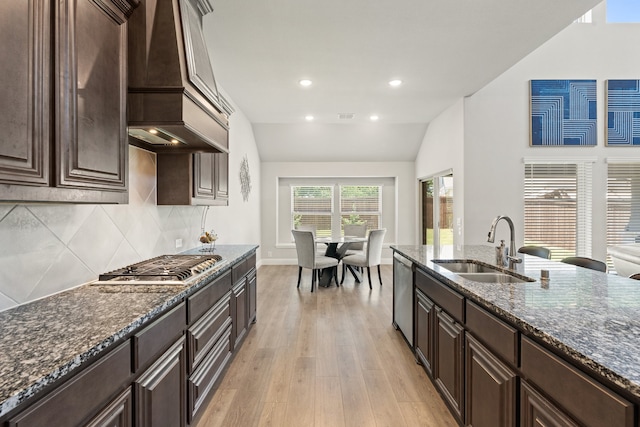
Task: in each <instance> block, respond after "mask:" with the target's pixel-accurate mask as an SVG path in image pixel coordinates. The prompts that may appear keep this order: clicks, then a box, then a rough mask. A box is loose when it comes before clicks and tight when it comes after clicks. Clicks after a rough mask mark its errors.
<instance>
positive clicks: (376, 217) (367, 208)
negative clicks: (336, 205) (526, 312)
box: [340, 185, 382, 233]
mask: <svg viewBox="0 0 640 427" xmlns="http://www.w3.org/2000/svg"><path fill="white" fill-rule="evenodd" d="M381 190H382V187H381V186H379V185H341V186H340V217H341V224H342V225H344V224H360V223H363V222H364V223H366V225H367V229H369V230H376V229H378V228H380V223H381V221H380V216H381V211H382V191H381ZM342 225H341V228H343V227H342ZM343 233H344V230H343Z"/></svg>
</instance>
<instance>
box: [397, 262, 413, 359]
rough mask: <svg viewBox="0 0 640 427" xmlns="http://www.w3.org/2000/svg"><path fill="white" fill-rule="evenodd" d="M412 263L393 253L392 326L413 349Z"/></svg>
mask: <svg viewBox="0 0 640 427" xmlns="http://www.w3.org/2000/svg"><path fill="white" fill-rule="evenodd" d="M412 266H413V263H412V262H411V261H410V260H408V259H407V258H405V257H403V256H402V255H400V254H399V253H397V252H394V253H393V326H394V327H396V328H397V329H399V330H400V332H402V334H403V335H404V338H405V339H406V340H407V342H408V343H409V345H410V346H411V347H413V268H412Z"/></svg>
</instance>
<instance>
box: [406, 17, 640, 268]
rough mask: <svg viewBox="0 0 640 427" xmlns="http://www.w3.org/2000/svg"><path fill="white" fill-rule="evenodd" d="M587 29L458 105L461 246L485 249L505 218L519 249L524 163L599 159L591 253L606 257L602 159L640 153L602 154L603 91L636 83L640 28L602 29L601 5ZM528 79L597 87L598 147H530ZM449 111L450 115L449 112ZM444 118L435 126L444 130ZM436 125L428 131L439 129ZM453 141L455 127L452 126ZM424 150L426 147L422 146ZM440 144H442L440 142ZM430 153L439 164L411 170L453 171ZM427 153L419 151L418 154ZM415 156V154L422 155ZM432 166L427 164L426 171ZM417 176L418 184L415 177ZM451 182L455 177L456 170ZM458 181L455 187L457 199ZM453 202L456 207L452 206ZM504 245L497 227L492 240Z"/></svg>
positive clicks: (567, 33)
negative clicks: (609, 83)
mask: <svg viewBox="0 0 640 427" xmlns="http://www.w3.org/2000/svg"><path fill="white" fill-rule="evenodd" d="M593 16H594V23H593V24H572V25H571V26H569V27H568V28H567V29H565V30H564V31H562V32H561V33H559V34H558V35H556V36H555V37H554V38H552V39H551V40H549V41H548V42H547V43H545V44H544V45H542V46H541V47H539V48H538V49H537V50H535V51H534V52H532V53H531V54H530V55H529V56H527V57H526V58H524V59H523V60H521V61H520V62H519V63H517V64H516V65H515V66H513V67H512V68H511V69H509V70H507V71H506V72H505V73H503V74H502V75H501V76H500V77H498V78H497V79H495V80H494V81H493V82H491V83H490V84H488V85H487V86H485V87H484V88H482V89H481V90H479V91H478V92H476V93H475V94H473V95H472V96H470V97H468V98H465V99H464V101H463V102H464V114H463V116H464V125H463V128H464V181H463V182H462V186H463V190H462V191H463V192H464V222H463V224H464V237H465V243H467V244H486V236H487V232H488V230H489V226H490V224H491V221H492V219H493V218H494V217H495V216H497V215H499V214H505V215H509V216H511V217H512V219H513V220H514V222H515V224H516V239H517V242H516V244H517V245H521V244H522V242H523V233H524V226H523V217H524V202H523V197H522V194H523V186H524V183H523V181H524V179H523V163H522V159H523V158H524V157H535V158H544V157H553V158H558V157H568V156H570V157H573V158H593V157H595V158H597V162H596V163H595V165H594V200H593V224H594V225H593V234H594V239H593V252H592V256H593V257H594V258H598V259H604V258H605V257H606V227H605V220H606V200H605V194H606V163H605V159H606V158H607V157H635V158H638V157H640V148H626V147H605V146H604V132H605V129H604V123H605V121H604V111H605V108H604V103H605V97H604V84H605V80H607V79H625V78H626V79H638V78H640V55H637V53H636V50H637V49H636V47H637V46H639V45H640V25H638V24H606V23H605V5H604V4H601V5H599V6H597V7H596V8H595V9H594V14H593ZM531 79H596V80H597V87H598V145H597V146H596V147H530V146H529V81H530V80H531ZM454 108H455V107H454ZM446 116H447V113H446V112H445V113H444V114H443V116H441V118H439V119H438V121H445V122H446ZM438 121H434V123H433V124H432V125H431V126H430V130H431V127H432V126H433V125H434V124H436V123H438ZM451 126H452V128H451V129H449V130H448V131H449V132H451V133H457V132H459V130H460V129H459V123H456V122H455V121H453V122H451ZM425 142H430V139H428V138H425ZM441 144H445V142H444V141H442V142H441ZM436 148H437V149H433V150H429V153H435V155H436V156H437V158H435V159H429V160H427V159H426V158H425V156H427V155H426V154H425V156H422V157H419V158H418V160H417V165H416V170H417V171H418V172H419V174H420V172H422V171H424V170H425V169H429V172H431V169H437V168H438V167H437V166H436V167H432V166H430V165H431V164H432V163H436V164H437V165H438V166H439V168H440V169H443V168H446V167H449V165H450V164H451V163H452V160H451V157H450V153H449V152H448V151H446V147H444V146H443V145H439V146H438V147H436ZM424 149H425V147H423V150H422V151H424ZM422 151H421V153H422ZM429 161H430V162H432V163H429ZM419 174H418V176H419ZM454 174H455V170H454ZM458 183H459V181H456V183H455V190H454V191H456V192H458V191H460V186H459V185H458ZM457 202H458V199H457V198H456V200H455V202H454V203H457ZM506 238H508V227H507V226H506V225H501V226H500V227H499V233H498V236H497V239H506Z"/></svg>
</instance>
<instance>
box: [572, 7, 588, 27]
mask: <svg viewBox="0 0 640 427" xmlns="http://www.w3.org/2000/svg"><path fill="white" fill-rule="evenodd" d="M574 22H575V23H576V24H591V23H592V22H593V13H592V11H591V10H589V11H588V12H587V13H585V14H584V15H582V16H581V17H580V18H578V19H576V20H575V21H574Z"/></svg>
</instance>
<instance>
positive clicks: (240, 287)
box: [233, 277, 248, 347]
mask: <svg viewBox="0 0 640 427" xmlns="http://www.w3.org/2000/svg"><path fill="white" fill-rule="evenodd" d="M233 306H234V310H233V341H234V344H233V345H234V347H235V346H237V345H238V344H239V343H240V341H242V338H244V334H245V333H246V332H247V326H248V322H247V320H248V316H247V281H246V278H245V277H243V278H242V280H241V281H240V282H239V283H237V284H236V285H235V286H234V287H233Z"/></svg>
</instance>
